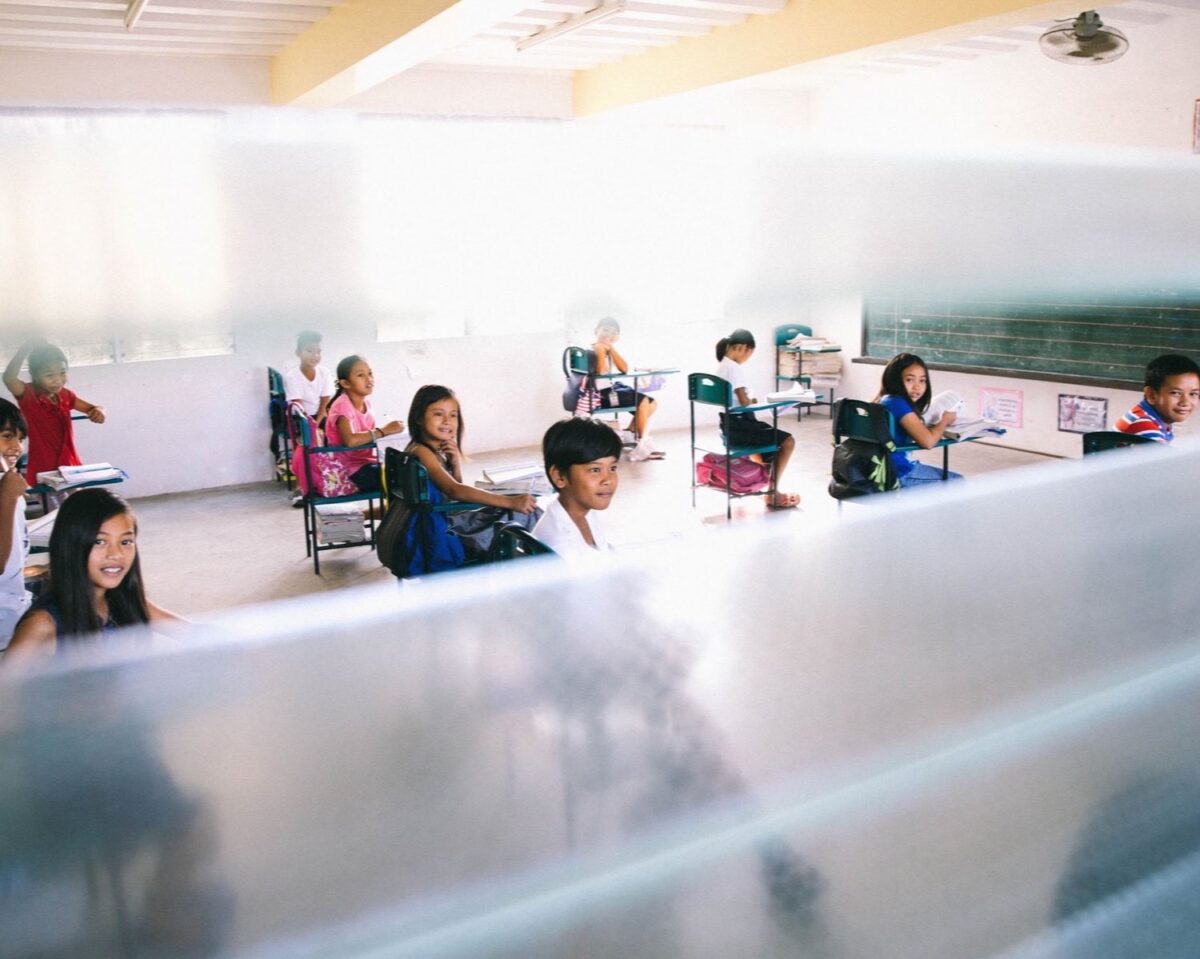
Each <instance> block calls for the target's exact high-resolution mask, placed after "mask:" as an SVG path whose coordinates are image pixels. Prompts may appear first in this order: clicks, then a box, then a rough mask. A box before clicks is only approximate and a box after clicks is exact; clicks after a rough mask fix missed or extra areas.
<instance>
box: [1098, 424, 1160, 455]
mask: <svg viewBox="0 0 1200 959" xmlns="http://www.w3.org/2000/svg"><path fill="white" fill-rule="evenodd" d="M1153 442H1154V440H1152V439H1150V437H1148V436H1138V435H1137V434H1136V433H1121V432H1119V431H1117V430H1096V431H1095V432H1093V433H1084V434H1083V455H1084V456H1088V455H1090V454H1092V453H1104V452H1106V451H1108V450H1119V449H1124V448H1125V447H1127V446H1141V445H1142V444H1143V443H1153Z"/></svg>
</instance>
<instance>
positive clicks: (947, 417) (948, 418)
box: [938, 410, 958, 427]
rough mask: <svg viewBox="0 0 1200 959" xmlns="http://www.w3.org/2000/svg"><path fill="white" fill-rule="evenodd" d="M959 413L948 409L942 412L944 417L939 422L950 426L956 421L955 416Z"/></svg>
mask: <svg viewBox="0 0 1200 959" xmlns="http://www.w3.org/2000/svg"><path fill="white" fill-rule="evenodd" d="M957 415H958V414H957V413H954V412H952V411H950V410H947V411H946V412H945V413H943V414H942V418H941V420H939V421H938V422H940V423H941V425H942V426H943V427H946V426H949V425H950V424H951V423H953V422H954V418H955V417H956V416H957Z"/></svg>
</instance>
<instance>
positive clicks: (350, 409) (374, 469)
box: [325, 356, 404, 493]
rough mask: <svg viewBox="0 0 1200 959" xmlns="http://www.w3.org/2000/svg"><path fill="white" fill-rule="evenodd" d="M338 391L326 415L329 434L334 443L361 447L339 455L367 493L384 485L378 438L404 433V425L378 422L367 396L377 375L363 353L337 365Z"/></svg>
mask: <svg viewBox="0 0 1200 959" xmlns="http://www.w3.org/2000/svg"><path fill="white" fill-rule="evenodd" d="M337 381H338V385H337V391H336V392H335V393H334V394H333V401H332V402H331V403H330V404H329V413H328V414H327V416H326V417H325V436H326V438H327V440H328V443H329V445H330V446H361V447H363V449H362V450H361V451H359V450H354V451H349V452H345V453H338V454H330V455H337V456H338V457H339V458H340V459H341V460H342V462H343V463H345V465H346V468H347V470H348V471H349V473H350V479H351V480H352V481H353V483H354V485H355V486H357V487H358V488H359V489H360V490H362V491H363V492H364V493H366V492H373V491H375V490H377V489H379V488H380V481H379V459H378V457H377V456H376V455H375V449H374V445H375V441H376V440H377V439H379V438H380V437H381V436H391V435H392V434H393V433H402V432H403V431H404V424H403V423H402V422H401V421H400V420H392V421H391V422H390V423H385V424H384V425H383V426H376V425H375V417H374V415H373V414H372V413H371V405H370V403H369V402H368V401H367V397H368V396H370V395H371V393H372V392H374V390H375V374H374V373H372V372H371V366H370V364H369V363H367V361H366V360H365V359H363V358H362V357H361V356H347V357H346V358H345V359H343V360H342V361H341V362H340V363H338V365H337Z"/></svg>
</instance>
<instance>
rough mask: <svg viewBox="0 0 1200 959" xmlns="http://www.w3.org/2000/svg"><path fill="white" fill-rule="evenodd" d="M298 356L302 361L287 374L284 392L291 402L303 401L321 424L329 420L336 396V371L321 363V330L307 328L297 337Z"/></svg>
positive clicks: (307, 409)
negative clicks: (331, 400) (330, 403)
mask: <svg viewBox="0 0 1200 959" xmlns="http://www.w3.org/2000/svg"><path fill="white" fill-rule="evenodd" d="M296 356H297V357H299V358H300V365H299V366H294V367H292V368H291V369H290V370H288V371H287V372H286V373H285V374H284V375H283V387H284V392H285V393H286V394H287V396H286V399H287V401H288V402H289V403H299V404H301V405H302V406H303V407H304V412H305V413H307V414H308V415H309V416H311V417H313V418H314V419H315V420H316V421H317V425H318V426H320V425H321V424H322V423H323V422H324V421H325V412H326V411H327V410H328V409H329V400H330V397H332V396H333V375H332V374H331V373H330V372H329V370H327V369H326V368H325V367H323V366H321V365H320V363H321V334H320V333H316V332H314V331H312V330H305V331H304V332H303V333H301V334H300V335H299V336H297V337H296Z"/></svg>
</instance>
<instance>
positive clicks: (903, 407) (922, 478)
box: [874, 353, 962, 486]
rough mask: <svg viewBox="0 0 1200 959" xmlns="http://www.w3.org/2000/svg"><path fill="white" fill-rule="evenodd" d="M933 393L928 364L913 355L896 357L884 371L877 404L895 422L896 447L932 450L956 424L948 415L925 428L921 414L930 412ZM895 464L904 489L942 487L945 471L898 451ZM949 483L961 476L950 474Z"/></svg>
mask: <svg viewBox="0 0 1200 959" xmlns="http://www.w3.org/2000/svg"><path fill="white" fill-rule="evenodd" d="M932 394H933V390H932V388H931V387H930V385H929V370H928V369H927V368H926V367H925V361H924V360H922V359H921V358H920V357H919V356H914V355H913V354H912V353H897V354H896V355H895V356H893V357H892V358H891V359H890V360H889V361H888V365H887V366H885V367H884V368H883V382H882V383H881V385H880V387H879V395H878V396H876V397H875V400H874V402H876V403H882V404H883V405H884V406H886V407H887V408H888V411H889V412H890V413H891V414H892V419H894V420H895V421H896V435H895V436H893V437H892V439H894V440H895V441H896V445H897V446H912V445H914V444H915V445H917V446H920V447H921V448H922V449H927V450H931V449H933V448H934V447H935V446H937V445H938V443H939V442H940V441H941V439H942V436H943V434H944V433H945V432H946V430H947V429H948V428H949V427H950V424H952V423H953V422H954V417H955V414H954V413H952V412H949V411H948V412H945V413H943V414H942V416H941V419H939V420H938V421H937V422H936V423H934V424H932V425H930V426H926V425H925V423H924V422H923V421H922V419H921V416H922V414H923V413H924V412H925V411H926V410H927V409H928V408H929V399H930V397H931V396H932ZM892 461H893V462H894V463H895V464H896V476H897V477H899V479H900V485H901V486H919V485H920V484H922V483H940V482H941V481H942V471H941V470H940V469H937V468H936V467H934V466H929V465H927V464H925V463H918V462H917V461H916V460H914V459H913V458H912V457H911V456H909V454H908V453H906V452H902V451H899V450H897V451H896V452H894V453H892ZM946 478H947V479H962V476H961V475H960V474H958V473H947V474H946Z"/></svg>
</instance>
